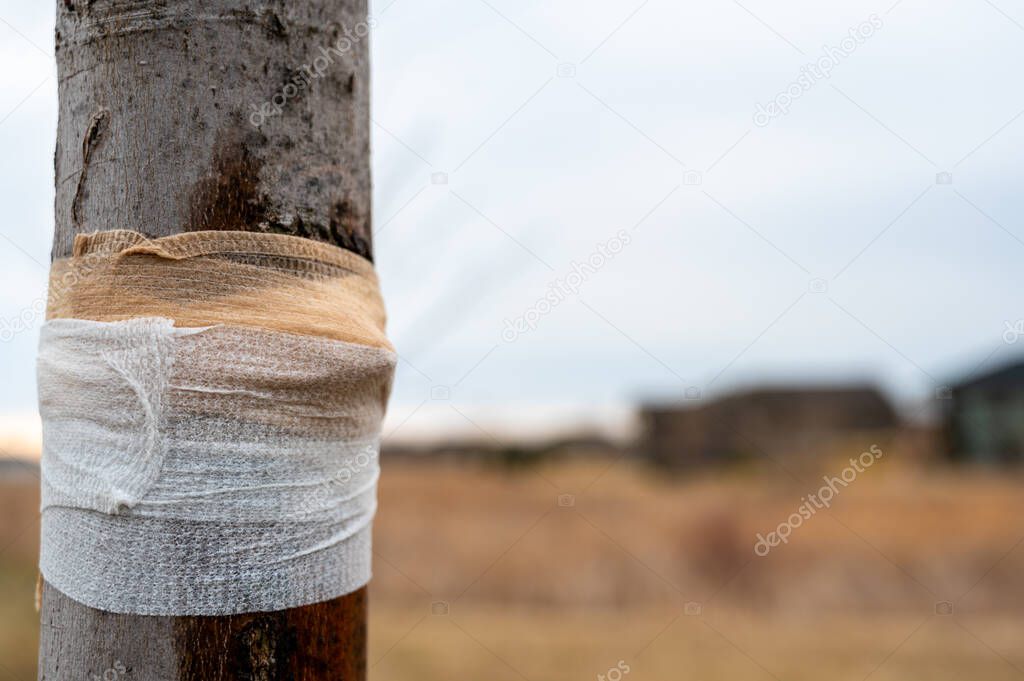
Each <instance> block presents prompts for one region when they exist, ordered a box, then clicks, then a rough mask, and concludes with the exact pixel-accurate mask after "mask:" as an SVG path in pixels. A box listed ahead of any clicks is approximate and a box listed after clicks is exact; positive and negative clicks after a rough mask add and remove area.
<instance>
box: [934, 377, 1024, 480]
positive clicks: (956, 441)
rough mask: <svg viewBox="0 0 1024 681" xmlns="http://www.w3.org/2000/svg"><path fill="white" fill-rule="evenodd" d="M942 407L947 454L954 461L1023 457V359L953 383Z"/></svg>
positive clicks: (1005, 460)
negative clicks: (944, 406)
mask: <svg viewBox="0 0 1024 681" xmlns="http://www.w3.org/2000/svg"><path fill="white" fill-rule="evenodd" d="M949 398H950V399H949V401H948V403H947V405H946V409H945V410H944V415H945V418H944V430H945V434H946V443H947V449H946V452H947V455H948V456H949V457H950V458H951V459H953V460H956V461H974V462H979V463H990V464H1006V463H1019V462H1021V461H1024V361H1020V362H1017V363H1015V364H1011V365H1009V366H1005V367H1003V368H1001V369H997V370H995V371H992V372H990V373H988V374H985V375H983V376H980V377H977V378H972V379H970V380H967V381H964V382H962V383H960V384H959V385H955V386H953V388H952V390H951V392H950V394H949Z"/></svg>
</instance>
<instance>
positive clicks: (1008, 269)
mask: <svg viewBox="0 0 1024 681" xmlns="http://www.w3.org/2000/svg"><path fill="white" fill-rule="evenodd" d="M372 16H373V17H374V18H375V20H376V28H375V29H374V32H373V67H374V88H375V92H374V101H373V107H374V109H373V118H374V120H375V128H374V153H375V157H374V170H375V183H376V191H375V201H376V203H375V211H376V226H377V230H378V235H377V241H376V249H377V253H378V263H379V269H380V273H381V277H382V279H383V282H384V289H385V294H386V296H387V301H388V307H389V311H390V317H391V333H392V336H393V339H394V340H395V342H396V344H397V345H398V348H399V352H400V353H401V355H402V356H403V358H404V359H405V360H406V361H405V362H403V363H402V366H401V369H400V371H399V376H398V384H397V386H396V391H395V414H400V415H404V414H408V413H410V412H411V411H412V409H413V408H415V407H417V406H418V405H420V404H421V403H423V401H424V400H429V398H430V397H431V389H432V387H433V388H434V397H435V398H437V397H443V396H444V395H445V394H447V395H449V396H450V400H447V401H446V400H441V399H435V400H433V401H432V402H431V401H428V402H427V404H426V405H425V406H424V407H423V408H422V409H421V411H420V412H419V414H420V415H419V416H418V417H417V418H419V419H421V420H422V419H423V418H424V415H430V419H434V418H435V417H436V418H437V422H439V423H440V422H442V421H443V419H442V418H441V417H440V416H438V415H439V414H441V413H444V414H451V413H454V411H453V410H452V408H451V407H452V406H454V407H455V408H457V409H460V410H468V411H467V413H469V411H472V410H474V409H482V408H483V407H484V406H489V407H490V408H491V409H497V408H499V407H502V408H503V407H510V408H512V407H517V406H520V407H524V408H525V407H529V408H530V409H532V410H533V411H534V412H536V411H537V410H538V409H542V410H543V409H549V408H550V409H552V410H554V409H555V408H556V407H557V408H558V409H563V410H564V409H583V408H588V407H590V408H598V407H603V408H607V407H609V406H613V405H620V404H623V403H628V402H629V401H631V400H634V399H635V398H638V397H643V396H648V395H680V394H682V392H683V391H684V390H685V388H686V387H687V386H694V387H699V388H701V389H702V390H704V393H705V394H712V393H714V392H716V391H720V390H724V389H727V388H728V387H729V386H730V385H735V384H738V383H746V382H749V381H754V380H758V379H760V378H765V377H770V378H774V379H776V380H786V379H794V380H795V379H801V380H828V379H832V378H838V377H845V376H867V377H873V378H877V379H878V380H879V381H881V382H882V383H883V384H884V385H885V386H886V387H887V388H888V389H889V390H891V391H893V393H894V394H896V395H898V396H900V397H903V398H908V397H919V396H922V395H927V394H929V393H930V392H931V391H932V390H933V389H934V388H935V386H936V384H939V383H942V382H944V381H947V380H949V379H950V377H955V376H957V375H958V374H959V373H961V372H965V371H969V370H971V369H972V368H973V367H975V366H976V365H977V364H978V363H979V362H982V361H983V360H985V359H986V358H988V362H989V363H990V364H997V363H999V362H1001V361H1007V360H1009V359H1010V358H1012V357H1014V356H1015V353H1016V352H1018V351H1020V350H1021V348H1022V347H1024V337H1022V339H1021V342H1020V344H1019V345H1018V344H1015V343H1013V344H1011V343H1007V342H1005V341H1004V332H1005V331H1006V325H1007V323H1010V324H1011V326H1012V325H1013V324H1014V323H1015V322H1016V321H1017V320H1021V319H1024V303H1022V302H1021V295H1020V291H1021V290H1022V288H1024V287H1022V284H1024V271H1022V268H1021V263H1022V262H1024V241H1022V240H1024V225H1022V220H1021V218H1022V215H1024V196H1022V193H1021V191H1020V187H1021V186H1022V184H1024V164H1021V162H1020V159H1021V157H1022V152H1024V115H1022V114H1024V90H1022V89H1021V88H1020V87H1019V83H1020V73H1019V71H1020V65H1021V64H1022V63H1024V0H995V2H988V1H987V0H937V1H932V2H926V1H925V0H902V1H901V2H896V3H895V4H894V3H893V2H892V0H886V1H885V2H877V3H872V2H867V3H864V2H858V3H841V4H840V3H817V2H810V1H806V2H804V1H796V0H787V1H785V2H767V0H757V1H754V0H744V1H743V2H742V3H741V2H735V1H732V2H730V1H722V2H717V3H691V2H676V1H674V0H648V1H646V2H645V1H644V0H636V1H635V2H624V3H592V2H587V3H584V2H581V1H575V0H573V1H570V0H563V1H560V2H550V1H549V2H535V1H531V0H439V1H438V2H434V3H423V2H417V1H415V0H383V1H382V2H378V3H376V4H375V6H374V8H373V12H372ZM851 29H852V30H853V31H854V32H855V33H858V31H859V32H860V33H859V34H858V36H859V37H858V38H857V39H856V40H853V39H850V40H848V41H847V42H846V44H845V46H844V43H843V41H844V39H847V38H850V35H851V34H850V31H851ZM52 34H53V7H52V3H20V2H18V3H16V2H13V0H0V59H2V63H3V64H4V69H3V70H2V73H0V83H2V87H0V145H2V149H3V152H4V153H3V159H4V160H3V164H2V165H0V192H2V195H3V198H4V199H5V200H4V206H5V208H6V210H7V214H8V220H7V221H6V223H5V224H4V225H3V226H2V227H0V233H2V235H3V239H2V240H0V273H2V274H0V276H2V280H0V319H3V320H6V322H7V323H8V324H13V325H14V327H17V328H16V331H17V332H16V333H14V334H13V338H10V339H8V336H7V335H5V336H4V341H5V342H3V343H2V344H0V353H2V356H3V359H4V366H5V368H6V381H5V388H4V390H3V391H2V393H0V412H5V413H8V414H21V413H27V412H30V411H31V410H32V409H33V408H34V400H35V391H34V386H33V382H34V376H33V373H34V369H33V362H34V351H35V344H36V340H37V335H38V327H39V324H40V320H39V319H37V318H35V316H33V315H32V313H31V309H32V306H33V304H34V302H35V301H37V300H40V299H41V297H42V296H43V295H44V286H45V281H46V269H45V263H46V262H47V258H48V251H49V240H50V232H51V229H52V192H53V189H52V184H53V177H52V168H53V165H52V156H53V144H54V130H55V126H56V102H55V100H56V84H55V77H54V75H55V74H54V65H53V60H52V57H51V56H50V52H51V50H52ZM851 46H852V49H849V48H851ZM808 64H817V65H818V67H816V68H827V69H829V70H830V73H829V74H828V76H827V77H826V76H825V75H824V74H823V73H822V72H821V71H816V70H807V69H805V66H806V65H808ZM787 90H791V91H792V92H793V93H794V94H795V95H796V96H795V97H791V100H792V101H791V102H790V104H789V106H788V107H787V108H788V112H787V113H783V114H781V115H777V116H774V117H765V116H763V115H762V116H761V117H760V118H759V119H757V120H755V113H756V112H757V111H758V110H759V108H758V106H759V105H762V106H765V107H767V106H768V105H769V103H770V102H772V101H773V100H775V99H776V96H777V95H779V94H780V93H785V92H787ZM785 98H786V96H784V97H783V99H785ZM766 118H768V119H769V120H765V119H766ZM946 172H948V173H951V175H952V183H951V184H949V183H945V182H943V183H937V174H939V173H946ZM438 173H444V174H446V179H447V184H443V183H438V182H440V181H441V176H440V175H438ZM139 227H144V226H139ZM622 230H624V231H625V232H626V233H628V235H629V243H628V244H626V245H624V247H623V248H622V250H621V251H620V252H618V253H617V254H616V255H614V256H613V257H610V258H609V257H604V256H602V258H603V260H604V262H603V263H602V265H601V266H600V267H598V268H596V269H595V271H593V272H588V274H587V276H586V279H585V281H583V282H582V284H581V285H580V286H579V294H578V295H570V296H568V297H566V298H565V299H564V301H563V300H561V299H559V301H558V303H557V304H556V305H553V306H552V307H551V309H549V310H547V311H546V312H544V313H540V312H539V308H538V307H537V302H538V301H539V300H540V299H542V298H544V296H545V294H546V293H547V292H548V291H549V285H550V284H551V282H553V281H555V280H558V279H564V278H566V277H567V276H568V275H569V274H570V273H571V272H573V267H574V263H582V262H584V261H586V259H587V258H588V257H590V256H591V255H592V254H593V253H595V252H600V251H599V244H606V243H607V242H608V240H609V239H612V238H613V237H615V236H616V234H617V233H619V232H620V231H622ZM25 310H29V311H30V312H28V313H25ZM535 313H536V314H535ZM23 314H24V315H26V319H27V323H26V324H25V328H24V330H22V329H21V323H20V322H15V321H13V320H16V319H18V318H19V316H20V315H23ZM520 316H530V317H531V318H533V319H534V320H535V322H536V323H535V327H536V328H533V329H531V330H529V331H527V332H525V333H521V334H519V335H518V337H517V338H515V340H512V341H509V340H508V334H506V337H504V338H503V335H502V332H503V330H504V329H505V328H506V326H505V320H515V319H516V318H518V317H520ZM1021 328H1022V330H1024V322H1022V327H1021ZM1011 335H1012V334H1011ZM437 386H447V391H445V390H444V389H443V388H437ZM506 413H511V412H506ZM552 413H555V412H552ZM558 413H561V412H558Z"/></svg>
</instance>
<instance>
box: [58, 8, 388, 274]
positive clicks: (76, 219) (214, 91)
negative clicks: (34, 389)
mask: <svg viewBox="0 0 1024 681" xmlns="http://www.w3.org/2000/svg"><path fill="white" fill-rule="evenodd" d="M366 11H367V6H366V0H303V1H301V2H291V3H287V2H285V0H277V1H274V0H268V1H264V2H259V1H256V0H210V1H209V2H203V3H196V2H186V1H184V0H58V2H57V31H56V50H57V70H58V77H59V81H60V86H59V89H60V95H59V96H60V113H59V116H60V118H59V123H58V129H57V150H56V154H55V158H54V165H55V171H56V178H57V194H56V206H55V208H56V221H57V225H56V233H55V236H54V250H53V254H54V256H56V257H60V256H64V255H67V254H68V253H70V250H71V243H72V239H73V235H74V234H75V233H78V232H86V231H96V230H104V229H115V228H119V229H136V230H139V231H142V232H145V233H146V234H149V235H153V236H163V235H167V234H175V233H178V232H183V231H194V230H202V229H244V230H252V231H264V232H277V233H284V234H296V235H299V236H304V237H308V238H311V239H317V240H319V241H326V242H330V243H336V244H338V245H341V246H343V247H345V248H348V249H349V250H353V251H356V252H358V253H360V254H362V255H364V256H369V255H370V166H369V145H370V142H369V140H370V128H369V57H368V54H369V50H368V36H367V32H368V30H369V27H368V19H367V15H366ZM254 123H256V124H255V125H254Z"/></svg>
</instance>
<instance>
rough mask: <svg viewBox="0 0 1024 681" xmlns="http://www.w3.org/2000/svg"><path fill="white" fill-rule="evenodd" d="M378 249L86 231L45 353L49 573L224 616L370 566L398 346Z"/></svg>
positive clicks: (54, 291) (161, 609)
mask: <svg viewBox="0 0 1024 681" xmlns="http://www.w3.org/2000/svg"><path fill="white" fill-rule="evenodd" d="M384 322H385V316H384V309H383V304H382V301H381V298H380V293H379V289H378V285H377V279H376V275H375V274H374V271H373V266H372V265H371V264H370V263H369V262H368V261H366V260H364V259H362V258H360V257H359V256H357V255H354V254H352V253H349V252H347V251H343V250H341V249H339V248H336V247H333V246H329V245H326V244H320V243H316V242H311V241H308V240H305V239H301V238H298V237H291V236H284V235H271V234H250V233H243V232H193V233H188V234H182V235H177V236H172V237H164V238H159V239H147V238H146V237H144V236H142V235H140V234H138V233H136V232H128V231H112V232H102V233H97V234H89V235H82V236H79V237H78V238H77V239H76V241H75V248H74V254H73V256H72V257H71V258H67V259H63V260H59V261H57V262H55V263H54V264H53V268H52V271H51V279H50V296H49V301H48V308H47V322H46V324H45V325H44V327H43V330H42V334H41V340H40V350H39V364H38V373H39V400H40V412H41V415H42V420H43V457H42V473H43V476H42V477H43V485H42V548H41V553H40V569H41V571H42V574H43V576H44V577H45V578H46V580H47V581H48V582H49V583H50V584H51V585H53V586H54V587H56V588H57V589H59V590H60V591H62V592H64V593H65V594H67V595H68V596H70V597H71V598H74V599H75V600H78V601H80V602H82V603H84V604H86V605H89V606H91V607H94V608H99V609H102V610H108V611H113V612H123V613H135V614H144V615H223V614H231V613H238V612H253V611H267V610H280V609H284V608H290V607H296V606H300V605H306V604H309V603H315V602H320V601H324V600H328V599H331V598H335V597H337V596H340V595H343V594H345V593H349V592H351V591H354V590H356V589H358V588H360V587H361V586H363V585H365V584H366V582H367V581H368V580H369V578H370V556H371V549H370V524H371V520H372V517H373V514H374V511H375V508H376V483H377V477H378V473H379V465H378V464H379V461H378V452H379V438H380V427H381V421H382V419H383V415H384V409H385V405H386V402H387V398H388V393H389V391H390V387H391V381H392V376H393V372H394V366H395V354H394V352H393V350H392V348H391V346H390V345H389V344H388V342H387V340H386V338H385V335H384Z"/></svg>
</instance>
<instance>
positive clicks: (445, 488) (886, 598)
mask: <svg viewBox="0 0 1024 681" xmlns="http://www.w3.org/2000/svg"><path fill="white" fill-rule="evenodd" d="M856 453H858V452H857V451H853V452H850V453H849V454H847V456H849V455H855V454H856ZM897 461H898V460H897V459H896V458H895V457H891V458H888V459H885V458H884V459H882V460H880V461H879V462H878V463H876V464H875V465H873V466H872V467H871V468H869V469H867V470H865V471H864V472H863V473H861V474H860V476H859V477H858V478H857V479H856V480H855V481H854V482H853V483H851V484H850V485H849V487H847V488H845V489H843V490H842V492H841V494H840V495H839V496H838V497H837V499H836V500H835V501H834V503H833V505H832V508H831V510H830V511H827V512H826V511H824V510H822V511H819V512H818V513H817V514H816V515H814V516H813V517H811V518H810V519H808V520H806V521H805V522H804V524H803V525H802V526H801V527H799V528H797V529H796V530H795V531H794V533H793V535H792V538H791V540H790V542H789V544H788V545H781V546H778V547H776V548H774V549H773V550H772V551H771V553H770V554H769V555H768V556H767V557H763V558H762V557H757V556H756V555H755V554H754V551H753V547H754V543H755V541H756V538H755V537H756V534H757V533H758V532H762V533H767V532H768V531H770V530H772V529H774V528H775V526H777V525H778V524H779V523H780V522H783V521H784V520H785V519H786V518H787V516H789V515H790V514H791V513H792V512H794V510H796V508H797V506H798V505H799V504H800V503H801V497H802V496H804V495H806V494H807V493H809V492H812V491H815V490H816V489H817V488H818V487H820V486H821V484H822V482H821V475H822V474H823V472H827V473H829V474H837V473H838V472H839V471H840V470H841V468H842V467H843V466H844V465H845V462H844V461H843V460H841V459H836V460H830V461H828V462H824V463H822V465H821V467H820V468H821V470H819V471H817V472H814V473H812V472H809V471H801V472H795V473H793V474H792V475H790V474H786V473H783V472H779V473H776V474H772V475H764V474H756V473H755V472H753V471H735V472H731V473H728V474H718V475H714V476H711V475H706V476H704V477H699V478H670V477H667V476H665V475H664V474H659V473H657V472H656V471H652V470H651V469H649V468H647V467H645V466H642V465H640V464H637V463H633V462H630V461H628V460H623V461H615V462H613V461H608V460H601V461H591V462H587V461H580V460H575V461H573V462H564V463H558V464H547V465H541V466H536V467H525V468H521V469H516V470H509V469H507V468H499V467H494V466H485V465H476V464H472V465H471V464H455V463H446V464H444V465H437V464H429V465H428V464H425V463H414V462H406V461H401V462H397V461H396V462H388V461H387V460H385V473H384V476H383V479H382V483H381V490H380V497H381V505H380V512H379V515H378V521H377V525H376V540H375V541H376V546H375V552H376V554H377V556H376V563H375V566H376V567H375V571H376V575H375V578H374V582H373V584H372V587H371V612H372V617H371V628H370V635H371V651H370V661H371V665H372V669H371V678H375V679H387V680H391V679H395V680H402V679H416V680H417V681H434V680H437V681H440V680H442V679H443V680H446V681H447V680H449V679H453V678H488V679H524V678H525V679H528V680H529V681H555V680H558V681H563V680H565V679H574V678H578V679H597V678H599V675H604V676H605V677H606V678H608V679H610V680H611V681H616V680H617V679H618V676H617V672H614V673H609V670H611V669H613V668H616V666H617V665H620V666H619V669H624V668H625V667H624V666H622V665H626V666H628V668H629V672H628V673H626V674H625V675H624V678H631V679H656V680H662V679H665V680H668V679H680V678H688V679H689V678H692V679H702V680H715V679H723V680H724V679H730V680H736V679H771V678H773V677H775V678H778V679H787V680H788V679H793V680H802V679H820V678H823V677H824V678H850V679H857V680H860V679H864V678H867V677H869V676H870V678H871V679H880V680H886V679H893V680H895V679H922V680H923V679H929V680H943V679H949V680H952V679H972V680H973V679H982V680H987V679H993V680H995V679H1015V678H1020V676H1021V675H1022V674H1024V649H1022V647H1021V645H1020V642H1021V641H1022V640H1024V617H1022V614H1024V580H1022V579H1021V577H1020V575H1021V570H1022V568H1024V548H1021V547H1020V542H1021V539H1022V537H1024V498H1022V496H1021V494H1020V491H1021V482H1022V481H1021V479H1020V478H1019V477H1018V476H1017V475H1016V474H1007V473H994V472H990V473H970V474H967V473H956V472H954V471H951V470H948V469H943V470H935V471H927V470H921V469H919V468H916V467H910V466H901V465H899V464H898V463H897ZM34 484H37V481H35V480H27V481H25V480H23V481H22V482H20V483H12V482H8V483H5V484H4V485H3V487H2V489H0V504H2V506H0V511H2V512H3V516H2V518H3V519H2V521H0V522H2V528H3V529H2V532H0V568H2V569H0V581H2V584H3V593H4V594H5V598H4V599H3V600H2V601H0V628H2V630H0V679H2V678H3V674H5V673H7V674H8V676H9V677H10V678H12V679H30V678H34V656H35V650H34V647H35V636H36V632H35V626H36V624H35V617H34V613H33V608H32V591H33V583H34V569H33V567H32V566H33V562H34V554H35V551H36V547H35V534H36V532H37V526H36V524H35V521H34V514H35V509H36V503H37V502H36V497H35V490H34ZM566 495H569V496H566ZM950 610H951V611H952V613H953V614H945V613H948V612H950ZM620 663H621V664H620Z"/></svg>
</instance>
